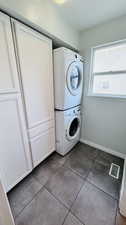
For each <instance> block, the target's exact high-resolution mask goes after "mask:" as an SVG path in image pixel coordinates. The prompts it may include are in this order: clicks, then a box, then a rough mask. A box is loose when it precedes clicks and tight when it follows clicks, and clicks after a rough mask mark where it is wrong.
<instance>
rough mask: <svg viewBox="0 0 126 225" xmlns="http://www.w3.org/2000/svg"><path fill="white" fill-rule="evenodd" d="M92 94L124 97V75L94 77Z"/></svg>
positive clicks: (125, 88) (125, 92)
mask: <svg viewBox="0 0 126 225" xmlns="http://www.w3.org/2000/svg"><path fill="white" fill-rule="evenodd" d="M93 94H110V95H116V96H117V95H126V74H123V75H122V74H118V75H111V74H109V75H98V76H94V82H93Z"/></svg>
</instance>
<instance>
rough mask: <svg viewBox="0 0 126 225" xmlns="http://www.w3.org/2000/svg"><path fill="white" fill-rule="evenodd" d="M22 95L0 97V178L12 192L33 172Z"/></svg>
mask: <svg viewBox="0 0 126 225" xmlns="http://www.w3.org/2000/svg"><path fill="white" fill-rule="evenodd" d="M28 149H29V145H28V139H27V135H26V127H25V121H24V116H23V111H22V102H21V96H20V94H18V95H17V94H16V95H15V94H12V95H2V96H0V177H1V179H2V182H3V185H4V187H5V190H6V191H8V190H10V189H11V188H12V187H13V186H14V185H16V184H17V183H18V182H19V181H20V180H21V179H22V178H23V177H25V176H26V175H27V174H28V173H29V171H30V170H31V159H30V152H29V151H28Z"/></svg>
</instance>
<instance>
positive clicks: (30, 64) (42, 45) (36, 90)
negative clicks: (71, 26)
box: [15, 23, 54, 129]
mask: <svg viewBox="0 0 126 225" xmlns="http://www.w3.org/2000/svg"><path fill="white" fill-rule="evenodd" d="M15 30H16V38H17V48H18V55H19V61H20V70H21V71H20V72H21V78H22V83H23V90H24V99H25V105H26V113H27V120H28V128H29V129H31V128H33V127H35V126H37V125H40V124H41V123H43V122H47V121H49V120H51V119H54V96H53V69H52V41H51V40H50V39H48V38H46V37H44V36H43V35H41V34H39V33H38V32H35V31H34V30H31V29H30V28H28V27H26V26H23V25H21V24H19V23H15Z"/></svg>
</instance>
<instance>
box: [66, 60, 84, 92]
mask: <svg viewBox="0 0 126 225" xmlns="http://www.w3.org/2000/svg"><path fill="white" fill-rule="evenodd" d="M66 82H67V87H68V90H69V91H70V93H71V94H72V95H77V94H79V89H80V85H81V82H82V71H81V69H80V63H79V62H73V63H71V64H70V66H69V67H68V71H67V80H66Z"/></svg>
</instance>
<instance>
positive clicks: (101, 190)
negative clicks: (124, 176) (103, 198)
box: [86, 179, 118, 202]
mask: <svg viewBox="0 0 126 225" xmlns="http://www.w3.org/2000/svg"><path fill="white" fill-rule="evenodd" d="M86 181H87V182H88V183H89V184H91V185H92V186H94V187H95V188H97V189H98V190H99V191H101V192H103V193H104V194H106V195H108V197H110V198H112V199H113V200H115V201H117V202H118V199H116V198H114V197H113V196H112V195H110V194H109V193H107V192H105V191H103V190H102V189H101V188H99V187H98V186H97V185H95V184H93V183H92V182H91V181H89V180H87V179H86Z"/></svg>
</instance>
